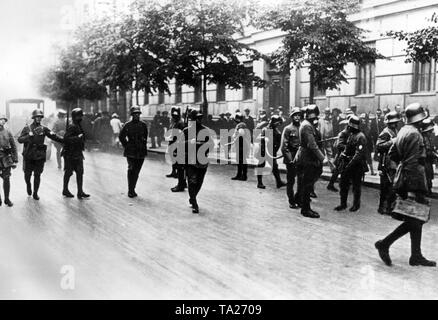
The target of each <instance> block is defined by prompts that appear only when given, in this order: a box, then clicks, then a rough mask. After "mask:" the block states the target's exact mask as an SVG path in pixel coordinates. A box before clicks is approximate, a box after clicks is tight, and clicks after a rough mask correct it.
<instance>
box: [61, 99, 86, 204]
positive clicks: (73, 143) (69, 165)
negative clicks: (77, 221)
mask: <svg viewBox="0 0 438 320" xmlns="http://www.w3.org/2000/svg"><path fill="white" fill-rule="evenodd" d="M83 116H84V113H83V111H82V109H81V108H75V109H73V110H72V111H71V118H72V124H70V125H69V126H68V127H67V131H66V132H65V135H64V148H63V149H62V152H61V155H62V156H63V157H64V179H63V190H62V195H63V196H65V197H67V198H73V197H74V195H73V194H72V193H71V192H70V191H69V189H68V183H69V182H70V177H71V176H72V175H73V172H75V173H76V183H77V188H78V193H77V196H78V199H84V198H89V197H90V195H89V194H87V193H85V192H84V190H83V182H84V154H83V151H84V149H85V133H84V130H83V129H82V126H81V122H82V118H83Z"/></svg>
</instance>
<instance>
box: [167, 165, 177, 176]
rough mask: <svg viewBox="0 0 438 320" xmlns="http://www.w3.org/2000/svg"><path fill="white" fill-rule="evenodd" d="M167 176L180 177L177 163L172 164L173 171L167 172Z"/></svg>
mask: <svg viewBox="0 0 438 320" xmlns="http://www.w3.org/2000/svg"><path fill="white" fill-rule="evenodd" d="M166 177H167V178H178V170H177V168H176V164H172V172H171V173H169V174H166Z"/></svg>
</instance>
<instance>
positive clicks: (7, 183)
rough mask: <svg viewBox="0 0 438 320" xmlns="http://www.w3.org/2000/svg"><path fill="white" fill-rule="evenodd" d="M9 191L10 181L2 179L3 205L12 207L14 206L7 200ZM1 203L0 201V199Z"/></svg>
mask: <svg viewBox="0 0 438 320" xmlns="http://www.w3.org/2000/svg"><path fill="white" fill-rule="evenodd" d="M10 191H11V181H10V180H9V178H5V179H3V192H4V194H5V205H7V206H8V207H12V206H13V205H14V204H13V203H12V202H11V200H10V199H9V192H10ZM0 202H1V199H0Z"/></svg>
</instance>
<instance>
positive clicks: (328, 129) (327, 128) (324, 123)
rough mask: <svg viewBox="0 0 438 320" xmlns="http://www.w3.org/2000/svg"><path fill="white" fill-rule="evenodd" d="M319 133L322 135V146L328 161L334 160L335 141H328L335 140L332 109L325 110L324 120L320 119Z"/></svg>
mask: <svg viewBox="0 0 438 320" xmlns="http://www.w3.org/2000/svg"><path fill="white" fill-rule="evenodd" d="M318 129H319V132H320V133H321V137H322V140H326V141H325V142H323V144H322V146H323V149H324V153H325V154H326V156H327V159H332V158H333V140H327V139H331V138H333V123H332V117H331V111H330V108H325V110H324V118H321V119H319V128H318Z"/></svg>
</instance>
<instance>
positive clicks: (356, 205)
mask: <svg viewBox="0 0 438 320" xmlns="http://www.w3.org/2000/svg"><path fill="white" fill-rule="evenodd" d="M360 196H361V189H360V185H359V186H354V184H353V206H352V207H351V208H350V212H356V211H357V210H359V209H360Z"/></svg>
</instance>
